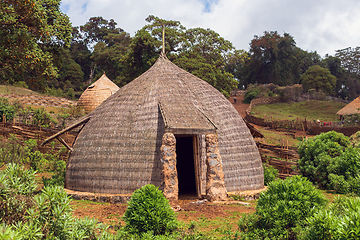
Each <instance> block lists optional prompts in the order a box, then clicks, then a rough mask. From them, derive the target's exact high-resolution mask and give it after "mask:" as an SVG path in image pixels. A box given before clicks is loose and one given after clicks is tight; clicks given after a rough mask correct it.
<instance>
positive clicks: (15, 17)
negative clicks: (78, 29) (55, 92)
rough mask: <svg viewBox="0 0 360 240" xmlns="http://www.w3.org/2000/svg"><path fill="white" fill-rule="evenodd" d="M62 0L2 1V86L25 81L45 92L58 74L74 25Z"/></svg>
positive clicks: (0, 72)
mask: <svg viewBox="0 0 360 240" xmlns="http://www.w3.org/2000/svg"><path fill="white" fill-rule="evenodd" d="M59 5H60V0H27V1H17V0H4V1H1V2H0V25H1V28H0V36H1V38H0V83H10V84H11V83H15V82H17V81H25V82H26V83H27V84H28V86H30V87H31V88H33V89H44V87H45V83H46V81H47V80H49V79H51V78H54V77H56V76H57V74H58V67H59V59H60V58H59V55H60V48H63V47H69V43H70V39H71V30H72V29H71V24H70V22H69V19H68V17H67V16H66V15H65V14H63V13H62V12H61V11H60V8H59Z"/></svg>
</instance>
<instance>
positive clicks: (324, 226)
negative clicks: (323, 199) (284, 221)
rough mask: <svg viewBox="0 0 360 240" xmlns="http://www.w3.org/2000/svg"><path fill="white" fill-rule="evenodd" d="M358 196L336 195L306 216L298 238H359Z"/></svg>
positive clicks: (359, 203)
mask: <svg viewBox="0 0 360 240" xmlns="http://www.w3.org/2000/svg"><path fill="white" fill-rule="evenodd" d="M359 212H360V198H358V197H357V198H352V197H338V198H337V199H335V201H334V202H333V203H332V204H331V205H330V206H329V207H328V208H326V209H322V210H320V211H319V212H317V213H315V214H314V215H313V216H311V217H308V218H307V219H306V222H305V227H304V228H302V229H300V231H299V239H304V240H305V239H306V240H316V239H329V240H331V239H360V216H359Z"/></svg>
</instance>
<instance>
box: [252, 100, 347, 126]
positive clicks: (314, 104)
mask: <svg viewBox="0 0 360 240" xmlns="http://www.w3.org/2000/svg"><path fill="white" fill-rule="evenodd" d="M345 105H346V104H345V103H342V102H335V101H316V100H311V101H305V102H296V103H275V104H264V105H258V106H255V107H254V108H252V113H253V115H254V116H255V117H259V118H265V119H269V118H272V119H274V120H296V119H297V118H299V119H305V118H306V119H308V120H316V119H319V120H321V121H325V122H330V121H332V122H334V121H338V119H339V117H338V116H337V115H336V112H337V111H339V110H340V109H341V108H343V107H344V106H345Z"/></svg>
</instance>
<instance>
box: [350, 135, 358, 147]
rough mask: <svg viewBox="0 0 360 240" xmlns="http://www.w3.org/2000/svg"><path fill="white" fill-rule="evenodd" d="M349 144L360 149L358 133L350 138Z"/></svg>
mask: <svg viewBox="0 0 360 240" xmlns="http://www.w3.org/2000/svg"><path fill="white" fill-rule="evenodd" d="M350 142H351V143H352V145H353V147H357V148H359V147H360V131H358V132H356V133H354V134H353V135H351V136H350Z"/></svg>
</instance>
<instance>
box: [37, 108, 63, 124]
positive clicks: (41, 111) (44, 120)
mask: <svg viewBox="0 0 360 240" xmlns="http://www.w3.org/2000/svg"><path fill="white" fill-rule="evenodd" d="M55 123H57V121H56V120H55V119H53V118H52V117H51V115H50V114H49V113H48V112H47V111H46V110H45V108H37V109H35V110H34V116H33V118H32V122H31V124H33V125H35V126H39V127H40V126H41V127H50V124H55Z"/></svg>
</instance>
